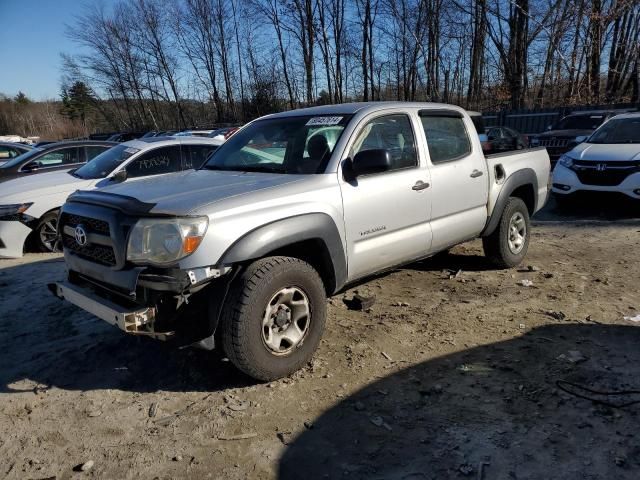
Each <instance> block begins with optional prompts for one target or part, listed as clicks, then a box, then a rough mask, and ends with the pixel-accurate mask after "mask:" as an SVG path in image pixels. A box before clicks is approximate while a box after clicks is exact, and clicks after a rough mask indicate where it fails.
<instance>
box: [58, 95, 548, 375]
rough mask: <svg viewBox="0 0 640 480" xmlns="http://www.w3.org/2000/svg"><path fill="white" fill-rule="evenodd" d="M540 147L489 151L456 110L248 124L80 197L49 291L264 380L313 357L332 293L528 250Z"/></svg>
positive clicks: (69, 216)
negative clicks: (199, 155)
mask: <svg viewBox="0 0 640 480" xmlns="http://www.w3.org/2000/svg"><path fill="white" fill-rule="evenodd" d="M548 179H549V157H548V156H547V153H546V151H545V150H544V149H534V150H524V151H519V152H518V153H513V154H500V155H493V156H490V157H485V156H484V155H483V153H482V148H481V145H480V141H479V138H478V135H477V133H476V132H475V128H474V126H473V123H472V121H471V119H470V118H469V116H468V114H467V113H466V112H465V111H464V110H463V109H461V108H458V107H454V106H451V105H442V104H432V103H396V102H390V103H354V104H344V105H332V106H323V107H313V108H307V109H301V110H295V111H290V112H285V113H279V114H275V115H269V116H266V117H263V118H260V119H258V120H255V121H253V122H251V123H250V124H248V125H246V126H245V127H244V128H242V129H241V130H240V131H239V132H238V133H236V134H235V135H234V136H233V137H231V138H230V139H229V140H228V141H227V142H226V143H225V144H223V145H222V146H221V147H220V148H219V149H218V150H217V151H216V152H215V154H214V155H213V156H212V157H211V158H210V159H209V161H208V162H207V163H206V164H205V165H204V166H203V167H202V168H201V169H200V170H196V171H191V172H184V173H177V174H172V175H168V176H162V177H158V178H150V179H148V180H141V181H139V182H135V183H131V184H129V183H123V184H119V185H114V186H110V187H107V188H105V189H102V190H100V191H90V192H88V191H79V192H76V193H75V194H73V195H71V196H70V197H69V199H68V200H67V203H66V204H65V205H64V206H63V208H62V210H61V213H60V218H59V224H58V225H59V227H58V231H59V234H60V235H62V236H64V237H67V238H65V241H64V242H62V243H63V244H64V246H65V248H64V255H65V260H66V263H67V266H68V270H69V275H68V279H67V280H66V281H65V282H60V283H56V284H51V285H50V286H49V287H50V289H51V290H52V291H53V292H54V294H55V295H57V296H58V297H60V298H63V299H66V300H68V301H70V302H71V303H73V304H75V305H77V306H79V307H81V308H83V309H84V310H86V311H87V312H90V313H92V314H93V315H95V316H97V317H99V318H101V319H103V320H105V321H107V322H109V323H111V324H114V325H117V326H118V327H119V328H120V329H122V330H123V331H125V332H127V333H130V334H136V335H146V336H149V337H153V338H157V339H165V340H169V339H171V340H173V341H175V342H177V343H178V344H179V345H194V346H199V347H202V348H207V349H212V348H214V346H215V345H217V344H221V345H222V347H223V348H224V352H225V353H226V355H227V356H228V357H229V359H230V360H231V361H232V362H233V363H234V364H235V365H236V366H237V367H238V368H239V369H240V370H242V371H243V372H245V373H247V374H248V375H250V376H252V377H254V378H256V379H259V380H264V381H267V380H273V379H276V378H279V377H283V376H286V375H288V374H290V373H292V372H294V371H295V370H297V369H299V368H300V367H302V366H303V365H304V364H305V363H306V362H308V361H309V359H310V358H311V356H312V355H313V353H314V351H315V350H316V348H317V346H318V344H319V342H320V338H321V336H322V334H323V330H324V326H325V316H326V299H327V296H331V295H333V294H335V293H336V292H338V291H340V290H342V289H344V288H345V287H346V286H348V285H350V284H353V283H354V282H356V281H362V280H363V279H366V277H368V276H370V275H373V274H376V273H379V272H382V271H385V270H389V269H392V268H394V267H397V266H399V265H402V264H407V263H409V262H413V261H415V260H418V259H423V258H426V257H429V256H432V255H434V254H436V253H437V252H440V251H442V250H445V249H447V248H449V247H451V246H453V245H456V244H458V243H461V242H465V241H467V240H471V239H474V238H477V237H482V240H483V245H484V250H485V252H486V255H487V257H488V258H489V260H490V261H491V262H492V263H493V264H495V265H497V266H499V267H503V268H508V267H513V266H515V265H517V264H519V263H520V262H521V261H522V259H523V258H524V256H525V254H526V252H527V247H528V244H529V239H530V233H531V232H530V223H529V217H530V216H531V215H532V214H533V213H535V212H536V211H538V210H539V209H540V208H541V207H542V206H543V205H544V203H545V201H546V199H547V193H548V192H547V184H548Z"/></svg>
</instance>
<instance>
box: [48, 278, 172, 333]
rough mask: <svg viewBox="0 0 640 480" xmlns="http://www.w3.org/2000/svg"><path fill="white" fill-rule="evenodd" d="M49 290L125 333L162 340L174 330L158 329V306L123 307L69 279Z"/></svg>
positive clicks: (52, 284)
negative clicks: (156, 324)
mask: <svg viewBox="0 0 640 480" xmlns="http://www.w3.org/2000/svg"><path fill="white" fill-rule="evenodd" d="M49 289H50V290H51V292H52V293H53V294H54V295H55V296H56V297H58V298H60V299H62V300H66V301H68V302H70V303H72V304H74V305H76V306H77V307H80V308H81V309H83V310H85V311H87V312H89V313H91V314H92V315H95V316H96V317H98V318H100V319H101V320H104V321H105V322H107V323H109V324H111V325H114V326H116V327H118V328H119V329H120V330H122V331H123V332H126V333H130V334H134V335H145V336H149V337H153V338H156V339H159V340H168V339H169V338H171V337H172V336H173V335H174V334H175V332H173V331H169V332H157V331H156V330H155V328H154V327H155V321H156V314H157V311H156V308H155V307H137V308H135V307H129V308H127V307H124V306H122V305H118V304H116V303H113V302H111V301H109V300H107V299H106V298H102V297H100V296H98V295H96V294H95V293H94V292H93V291H92V290H91V289H89V288H86V287H82V286H79V285H74V284H72V283H69V282H57V283H51V284H49Z"/></svg>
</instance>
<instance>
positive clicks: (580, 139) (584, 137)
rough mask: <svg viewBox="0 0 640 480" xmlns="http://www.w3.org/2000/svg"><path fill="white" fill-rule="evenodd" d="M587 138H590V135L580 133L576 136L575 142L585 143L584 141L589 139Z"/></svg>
mask: <svg viewBox="0 0 640 480" xmlns="http://www.w3.org/2000/svg"><path fill="white" fill-rule="evenodd" d="M587 138H589V137H588V136H586V135H580V136H579V137H576V140H575V142H576V143H584V142H586V141H587Z"/></svg>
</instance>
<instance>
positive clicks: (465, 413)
mask: <svg viewBox="0 0 640 480" xmlns="http://www.w3.org/2000/svg"><path fill="white" fill-rule="evenodd" d="M639 344H640V329H638V328H637V327H633V326H605V325H558V326H546V327H541V328H538V329H534V330H532V331H529V332H527V333H525V334H524V335H522V336H521V337H518V338H515V339H513V340H508V341H504V342H500V343H494V344H489V345H485V346H479V347H476V348H473V349H469V350H465V351H461V352H459V353H455V354H452V355H448V356H444V357H440V358H436V359H434V360H430V361H426V362H424V363H421V364H418V365H416V366H413V367H410V368H407V369H404V370H401V371H399V372H397V373H395V374H392V375H390V376H387V377H385V378H382V379H381V380H379V381H377V382H375V383H373V384H370V385H369V386H367V387H366V388H364V389H362V390H360V391H359V392H357V393H356V394H354V395H352V396H351V397H349V398H347V399H345V400H343V401H341V402H340V403H339V404H338V405H336V406H335V407H333V408H331V409H330V410H329V411H327V412H326V413H325V414H323V415H322V416H321V417H319V418H317V419H316V420H315V422H314V424H313V428H312V429H309V430H306V431H304V432H303V433H302V434H301V435H300V436H298V437H297V438H296V439H294V440H293V441H292V442H291V443H290V444H289V446H288V448H287V450H286V451H285V453H284V454H283V456H282V458H281V461H280V466H279V477H280V478H282V479H297V478H301V472H304V477H305V478H308V479H315V478H331V479H334V478H358V479H360V478H367V479H423V478H424V479H442V478H474V479H475V478H477V479H483V478H484V479H541V478H545V479H551V478H554V479H555V478H557V479H602V480H605V479H612V478H618V479H626V478H628V479H631V478H639V475H640V445H639V444H638V442H637V434H638V427H639V426H640V425H639V422H638V415H637V413H638V412H639V411H640V410H639V409H640V405H636V406H631V407H627V408H625V409H617V408H610V407H606V406H602V405H597V404H595V403H592V402H591V401H589V400H584V399H579V398H576V397H574V396H570V395H568V394H566V393H565V392H563V391H561V390H560V389H559V388H558V387H557V386H556V382H557V381H558V380H570V381H572V382H575V383H578V384H583V385H587V386H590V387H595V388H599V389H603V390H627V389H630V388H634V389H636V390H638V389H640V349H638V345H639ZM570 351H577V352H579V354H577V353H575V352H574V353H570ZM562 355H564V356H565V357H569V358H572V360H573V361H576V362H577V363H572V361H569V360H567V358H564V357H562ZM572 355H573V357H572ZM582 357H584V358H582ZM597 398H599V399H603V400H604V399H606V400H609V401H613V402H623V401H624V402H626V401H629V400H630V399H636V400H640V395H636V396H635V397H634V396H630V395H619V396H611V397H601V396H600V397H597Z"/></svg>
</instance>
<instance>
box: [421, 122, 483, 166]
mask: <svg viewBox="0 0 640 480" xmlns="http://www.w3.org/2000/svg"><path fill="white" fill-rule="evenodd" d="M420 120H421V121H422V128H423V129H424V134H425V136H426V137H427V147H428V148H429V156H430V157H431V163H433V164H434V165H435V164H438V163H444V162H451V161H454V160H458V159H461V158H464V157H466V156H467V155H469V154H470V153H471V142H470V141H469V135H468V133H467V129H466V128H465V125H464V120H463V118H462V116H461V115H459V114H458V113H457V112H453V111H452V112H451V113H450V114H449V113H445V114H435V115H430V114H429V113H428V112H424V113H423V112H420Z"/></svg>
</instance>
